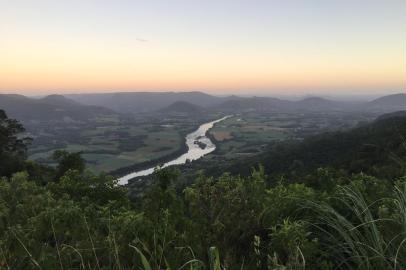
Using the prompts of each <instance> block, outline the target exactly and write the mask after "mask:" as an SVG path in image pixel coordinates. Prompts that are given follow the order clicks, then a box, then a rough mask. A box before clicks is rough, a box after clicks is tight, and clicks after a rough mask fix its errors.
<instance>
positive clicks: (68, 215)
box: [0, 111, 406, 270]
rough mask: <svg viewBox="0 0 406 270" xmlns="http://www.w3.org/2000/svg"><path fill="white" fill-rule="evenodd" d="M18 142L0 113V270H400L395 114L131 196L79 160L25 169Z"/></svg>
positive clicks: (402, 132)
mask: <svg viewBox="0 0 406 270" xmlns="http://www.w3.org/2000/svg"><path fill="white" fill-rule="evenodd" d="M23 130H24V128H23V126H22V125H21V124H20V123H18V122H17V121H15V120H12V119H9V118H7V116H6V114H5V113H4V112H3V111H0V175H1V181H0V269H59V268H60V269H145V270H147V269H154V270H155V269H213V270H220V269H323V270H327V269H405V268H406V177H405V168H404V164H405V162H404V158H405V154H406V153H405V151H406V148H405V147H406V145H405V143H406V141H405V140H404V136H406V117H403V116H402V114H396V115H393V116H392V117H383V118H381V119H378V120H377V121H375V122H374V123H371V124H368V125H365V126H362V127H358V128H356V129H353V130H350V131H346V132H335V133H327V134H321V135H318V136H315V137H311V138H308V139H306V140H304V141H303V142H296V143H289V142H286V143H278V144H272V145H270V146H269V149H268V151H267V152H266V153H263V154H261V155H258V156H256V157H255V158H250V159H249V160H244V161H243V162H242V161H241V162H237V163H233V164H228V165H227V166H226V165H222V167H213V168H208V172H209V173H208V174H206V175H215V174H212V173H210V170H212V171H214V170H216V171H217V174H216V175H215V176H206V175H205V174H204V173H202V172H200V173H198V174H193V175H191V176H190V177H193V179H189V181H188V182H187V183H188V184H185V183H186V182H185V181H180V180H179V179H182V178H184V177H185V176H184V175H181V173H180V172H179V171H178V170H177V169H171V168H168V169H165V170H157V171H156V173H155V174H154V177H153V178H154V179H153V180H152V183H151V184H150V185H148V187H147V188H146V189H145V190H143V191H142V193H141V194H139V196H128V195H129V194H128V190H127V188H125V187H122V186H118V185H116V181H115V180H114V178H113V177H111V176H108V175H105V174H99V175H95V174H92V173H90V172H89V170H87V169H86V166H85V162H84V160H83V158H82V157H81V155H80V153H69V152H65V151H57V152H55V153H54V155H53V158H54V160H55V163H56V164H57V165H56V166H55V167H48V166H44V165H40V164H38V163H35V162H33V161H29V160H27V144H28V143H30V139H29V138H22V137H21V135H20V134H21V132H22V131H23ZM218 171H220V172H221V173H219V172H218ZM248 171H249V173H248Z"/></svg>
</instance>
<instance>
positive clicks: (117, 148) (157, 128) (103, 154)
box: [29, 123, 183, 172]
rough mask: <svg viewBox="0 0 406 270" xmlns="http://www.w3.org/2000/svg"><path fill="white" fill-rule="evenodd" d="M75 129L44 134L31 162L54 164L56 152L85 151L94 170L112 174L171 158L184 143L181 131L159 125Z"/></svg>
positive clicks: (110, 125) (30, 153)
mask: <svg viewBox="0 0 406 270" xmlns="http://www.w3.org/2000/svg"><path fill="white" fill-rule="evenodd" d="M72 128H73V127H69V128H67V129H64V130H59V131H58V132H54V133H53V134H52V133H47V134H46V136H44V135H43V134H41V135H42V136H41V137H40V140H38V142H36V140H34V143H33V145H32V146H31V147H30V149H29V158H30V159H32V160H37V161H41V162H42V163H47V164H52V160H51V159H50V156H51V155H52V153H53V152H54V151H55V150H61V149H63V150H66V151H70V152H78V151H81V152H82V153H83V154H82V156H83V157H84V158H85V160H86V161H87V163H88V166H89V168H90V170H92V171H95V172H101V171H106V172H108V171H112V170H115V169H118V168H121V167H126V166H130V165H133V164H136V163H141V162H145V161H150V160H154V159H157V158H160V157H163V156H166V155H169V154H171V153H173V152H174V151H176V150H178V149H179V147H180V146H181V144H182V143H183V135H182V134H181V132H180V131H179V129H177V128H175V126H168V125H166V126H164V125H160V124H159V123H158V124H145V123H144V124H136V125H127V124H123V123H109V124H108V125H98V126H96V127H94V126H89V127H82V128H81V130H80V131H77V132H75V133H74V134H73V133H72V132H71V131H72ZM69 129H70V130H69ZM63 133H67V134H71V136H66V135H64V134H63Z"/></svg>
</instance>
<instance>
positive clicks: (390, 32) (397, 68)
mask: <svg viewBox="0 0 406 270" xmlns="http://www.w3.org/2000/svg"><path fill="white" fill-rule="evenodd" d="M405 14H406V1H391V0H387V1H374V0H368V1H347V0H343V1H310V0H309V1H305V0H303V1H271V0H267V1H265V0H264V1H242V0H233V1H231V0H230V1H229V0H224V1H211V0H206V1H190V0H189V1H186V0H184V1H178V0H172V1H164V0H161V1H157V0H151V1H130V0H118V1H105V0H99V1H96V0H81V1H79V0H71V1H58V0H53V1H51V0H25V1H23V0H13V1H9V0H0V92H1V93H21V94H27V95H31V94H45V93H74V92H112V91H166V90H171V91H190V90H202V91H206V92H209V93H213V94H227V93H254V92H255V93H262V94H281V93H292V94H297V93H309V92H311V93H326V94H327V93H328V94H330V93H332V92H339V93H344V94H349V93H357V94H370V93H389V92H401V91H406V16H405Z"/></svg>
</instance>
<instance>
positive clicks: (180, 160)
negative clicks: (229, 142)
mask: <svg viewBox="0 0 406 270" xmlns="http://www.w3.org/2000/svg"><path fill="white" fill-rule="evenodd" d="M228 117H230V116H225V117H222V118H220V119H217V120H214V121H211V122H208V123H204V124H202V125H200V126H199V128H198V129H197V130H195V131H194V132H192V133H189V134H188V135H186V137H185V141H186V146H187V151H186V152H185V153H183V154H181V155H180V156H178V157H177V158H175V159H173V160H170V161H168V162H166V163H164V164H163V165H162V166H161V167H163V168H164V167H168V166H172V165H180V164H185V163H186V162H188V161H193V160H196V159H199V158H201V157H203V156H205V155H207V154H209V153H211V152H213V151H214V150H215V149H216V146H215V144H214V143H213V142H212V141H211V140H210V138H208V137H207V136H206V134H207V132H208V130H210V129H211V128H212V127H213V126H214V125H215V124H216V123H218V122H221V121H223V120H225V119H227V118H228ZM201 143H202V144H205V145H206V147H205V148H204V149H202V148H201V147H199V145H198V144H201ZM154 163H155V164H154V166H152V165H151V167H150V168H147V169H144V170H139V171H133V172H132V173H129V174H127V175H124V176H122V177H120V178H119V179H118V181H119V184H120V185H126V184H127V183H128V181H129V180H131V179H133V178H136V177H140V176H146V175H150V174H152V173H153V172H154V170H155V168H156V167H157V166H159V165H160V164H161V163H162V162H157V161H156V160H155V161H154ZM124 169H128V167H127V168H124Z"/></svg>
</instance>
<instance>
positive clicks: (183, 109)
mask: <svg viewBox="0 0 406 270" xmlns="http://www.w3.org/2000/svg"><path fill="white" fill-rule="evenodd" d="M206 110H207V109H205V108H203V107H201V106H198V105H195V104H193V103H190V102H186V101H176V102H174V103H172V104H171V105H169V106H168V107H165V108H163V109H161V110H159V112H163V113H186V114H193V113H202V112H204V111H206Z"/></svg>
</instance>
